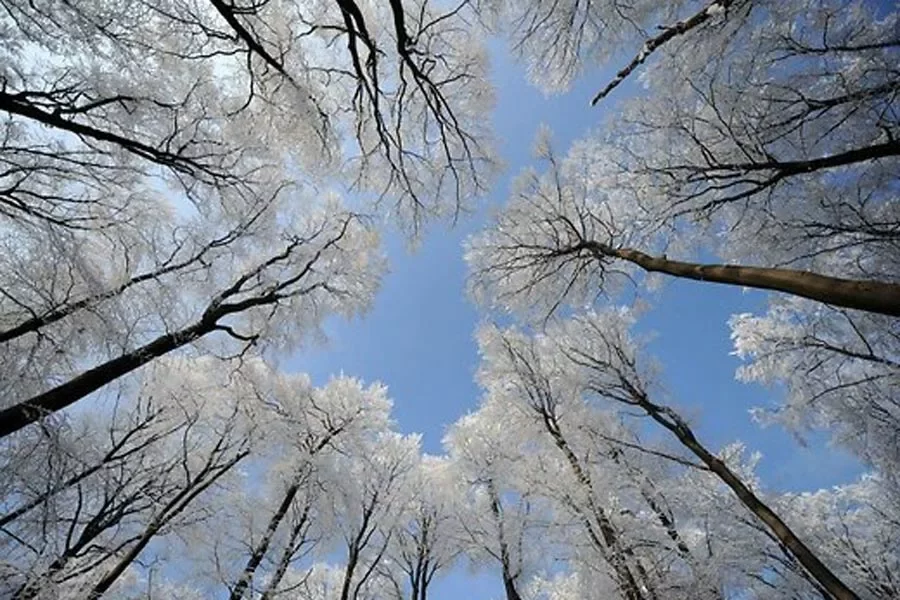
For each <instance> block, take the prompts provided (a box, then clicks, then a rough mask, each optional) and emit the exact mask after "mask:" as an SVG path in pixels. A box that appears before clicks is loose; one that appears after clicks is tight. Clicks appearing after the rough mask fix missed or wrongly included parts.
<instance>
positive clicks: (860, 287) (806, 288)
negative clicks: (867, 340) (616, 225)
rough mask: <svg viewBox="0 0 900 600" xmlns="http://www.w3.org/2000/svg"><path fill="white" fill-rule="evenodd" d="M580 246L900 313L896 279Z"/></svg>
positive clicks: (654, 268)
mask: <svg viewBox="0 0 900 600" xmlns="http://www.w3.org/2000/svg"><path fill="white" fill-rule="evenodd" d="M581 247H582V248H585V249H587V250H589V251H590V252H591V253H593V254H594V255H595V256H596V257H598V258H617V259H621V260H625V261H628V262H630V263H632V264H634V265H637V266H639V267H640V268H642V269H643V270H645V271H647V272H649V273H654V272H655V273H665V274H666V275H672V276H673V277H680V278H682V279H694V280H696V281H711V282H714V283H724V284H728V285H739V286H743V287H751V288H757V289H763V290H773V291H777V292H784V293H786V294H793V295H795V296H801V297H803V298H809V299H810V300H816V301H818V302H823V303H825V304H831V305H833V306H840V307H843V308H853V309H856V310H863V311H867V312H872V313H878V314H883V315H890V316H893V317H897V316H900V284H897V283H886V282H883V281H871V280H860V279H842V278H840V277H828V276H826V275H819V274H817V273H811V272H809V271H799V270H794V269H779V268H770V267H745V266H741V265H723V264H700V263H691V262H682V261H677V260H669V259H667V258H666V257H664V256H663V257H660V256H651V255H649V254H645V253H643V252H640V251H639V250H634V249H631V248H613V247H611V246H607V245H605V244H601V243H599V242H584V243H583V244H582V245H581Z"/></svg>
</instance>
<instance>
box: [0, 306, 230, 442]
mask: <svg viewBox="0 0 900 600" xmlns="http://www.w3.org/2000/svg"><path fill="white" fill-rule="evenodd" d="M215 328H216V325H215V322H214V321H207V320H205V319H202V320H200V321H198V322H197V323H195V324H194V325H191V326H190V327H186V328H184V329H182V330H181V331H176V332H174V333H168V334H166V335H161V336H159V337H158V338H156V339H155V340H153V341H152V342H150V343H148V344H145V345H144V346H141V347H140V348H138V349H136V350H132V351H131V352H128V353H127V354H123V355H121V356H117V357H116V358H114V359H112V360H108V361H106V362H105V363H103V364H102V365H99V366H97V367H94V368H93V369H90V370H88V371H85V372H84V373H82V374H81V375H78V376H77V377H74V378H72V379H70V380H69V381H67V382H66V383H63V384H61V385H58V386H56V387H55V388H53V389H52V390H48V391H46V392H44V393H42V394H38V395H37V396H34V397H32V398H30V399H28V400H25V401H24V402H20V403H18V404H15V405H13V406H10V407H9V408H5V409H3V410H2V411H0V438H4V437H6V436H8V435H10V434H11V433H15V432H16V431H19V430H20V429H22V428H23V427H25V426H27V425H30V424H32V423H34V422H36V421H39V420H40V419H42V418H43V417H45V416H47V415H49V414H52V413H54V412H56V411H59V410H62V409H64V408H66V407H68V406H71V405H72V404H74V403H75V402H77V401H78V400H80V399H82V398H84V397H85V396H87V395H88V394H92V393H93V392H96V391H97V390H99V389H100V388H102V387H103V386H105V385H107V384H108V383H111V382H113V381H115V380H116V379H118V378H119V377H122V376H123V375H126V374H127V373H130V372H131V371H134V370H135V369H138V368H140V367H142V366H144V365H145V364H147V363H148V362H150V361H152V360H155V359H157V358H159V357H160V356H163V355H165V354H168V353H169V352H171V351H173V350H176V349H178V348H181V347H182V346H184V345H186V344H189V343H190V342H192V341H194V340H196V339H197V338H199V337H202V336H204V335H206V334H207V333H209V332H211V331H213V330H214V329H215Z"/></svg>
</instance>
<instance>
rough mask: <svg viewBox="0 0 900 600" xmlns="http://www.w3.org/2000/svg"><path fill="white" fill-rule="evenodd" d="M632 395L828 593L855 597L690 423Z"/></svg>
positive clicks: (842, 597)
mask: <svg viewBox="0 0 900 600" xmlns="http://www.w3.org/2000/svg"><path fill="white" fill-rule="evenodd" d="M632 394H633V397H634V400H635V404H637V405H638V406H640V407H641V408H642V409H644V410H645V411H646V412H647V414H648V415H649V416H650V417H651V418H652V419H653V420H654V421H656V422H657V423H659V424H660V425H662V426H663V427H665V428H666V429H668V430H669V431H670V432H672V433H673V434H674V435H675V437H676V438H677V439H678V441H680V442H681V443H682V445H684V446H685V447H686V448H688V449H689V450H690V451H691V452H693V453H694V455H695V456H697V458H699V459H700V460H701V461H703V463H704V464H705V465H706V466H707V467H709V470H710V471H712V472H713V473H715V474H716V476H718V477H719V479H720V480H721V481H722V482H723V483H725V485H727V486H728V487H729V488H730V489H731V490H732V491H733V492H734V493H735V495H736V496H737V497H738V499H739V500H740V501H741V503H742V504H743V505H744V506H745V507H747V509H749V510H750V512H752V513H753V514H754V515H756V517H757V518H758V519H759V520H760V521H762V522H763V524H764V525H766V527H768V529H769V531H771V532H772V534H773V535H775V537H776V538H778V540H779V541H780V542H781V543H782V544H783V545H784V546H785V547H786V548H787V549H788V550H789V551H790V552H791V554H793V555H794V557H796V559H797V560H798V561H799V562H800V564H802V565H803V567H804V568H805V569H806V570H807V572H808V573H809V574H810V575H811V576H812V577H813V578H814V579H815V580H816V581H817V582H818V583H819V584H820V585H821V586H822V587H823V588H824V589H825V590H827V592H828V593H829V594H831V595H832V596H833V597H834V598H836V599H837V600H859V596H857V595H856V593H855V592H853V590H851V589H850V588H849V587H847V585H846V584H844V582H843V581H841V580H840V578H838V576H837V575H835V574H834V573H833V572H832V571H831V569H829V568H828V567H827V566H826V565H825V564H824V563H823V562H822V561H821V560H819V558H818V556H816V554H815V553H814V552H813V551H812V550H810V548H809V547H808V546H806V544H804V543H803V541H801V540H800V538H799V537H797V535H796V534H795V533H794V532H793V530H791V528H790V527H788V525H787V523H785V522H784V521H783V520H782V519H781V517H779V516H778V515H777V514H776V513H775V511H773V510H772V509H771V508H769V506H768V505H767V504H766V503H764V502H763V501H762V500H760V499H759V497H758V496H757V495H756V494H754V493H753V491H752V490H751V489H750V488H749V487H747V485H746V484H745V483H744V482H743V481H742V480H741V479H740V477H738V476H737V475H735V473H734V472H733V471H732V470H731V469H730V468H728V465H726V464H725V463H724V462H723V461H722V460H721V459H719V458H718V457H717V456H715V455H714V454H712V453H711V452H710V451H709V450H707V449H706V447H705V446H703V444H701V443H700V441H699V440H697V438H696V436H695V435H694V432H693V431H692V430H691V428H690V426H688V424H687V423H685V421H684V420H683V419H682V418H681V417H680V416H679V415H678V414H677V413H675V411H673V410H672V409H670V408H668V407H665V406H660V405H657V404H653V403H652V402H650V400H649V399H648V398H647V397H646V395H644V394H643V393H641V392H639V391H637V390H634V391H633V392H632Z"/></svg>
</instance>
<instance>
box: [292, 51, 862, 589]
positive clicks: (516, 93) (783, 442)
mask: <svg viewBox="0 0 900 600" xmlns="http://www.w3.org/2000/svg"><path fill="white" fill-rule="evenodd" d="M493 58H494V68H493V77H494V83H495V84H496V85H497V88H498V90H497V105H496V109H495V111H494V116H493V119H494V125H495V127H496V131H497V133H498V136H499V137H500V138H501V148H500V149H501V155H502V158H503V160H504V161H505V162H506V166H507V170H506V171H505V173H504V174H503V175H502V177H501V178H500V179H499V180H498V182H497V186H496V187H495V189H494V191H493V193H492V194H491V196H490V197H489V198H488V199H487V200H486V201H485V202H483V203H482V204H481V205H480V206H479V208H478V210H477V211H475V212H474V213H473V214H471V215H469V216H468V217H463V218H461V220H460V222H459V223H458V224H457V225H456V226H455V227H449V226H446V225H435V226H432V227H431V228H430V230H429V231H428V233H427V235H426V236H425V237H424V239H423V241H422V244H421V245H420V246H419V247H418V248H417V250H416V251H415V252H414V253H410V252H409V251H408V249H407V245H406V241H405V240H404V239H402V238H401V237H400V236H399V235H395V234H391V235H388V236H387V238H386V239H385V246H386V249H387V254H388V257H389V260H390V265H391V267H390V268H391V272H390V274H389V275H388V276H387V277H386V278H385V280H384V283H383V287H382V289H381V291H380V293H379V295H378V297H377V298H376V300H375V303H374V306H373V308H372V310H371V311H370V312H369V313H368V314H367V315H366V316H365V317H364V318H361V319H356V320H354V321H350V322H348V321H338V320H334V321H331V322H329V323H328V324H327V326H326V331H327V334H328V336H329V342H328V344H327V345H326V346H325V347H314V348H309V349H307V350H306V351H304V352H302V353H300V354H298V355H296V356H295V357H293V358H292V359H291V360H290V361H287V363H286V364H285V365H284V366H285V367H286V368H288V369H289V370H292V371H294V370H296V371H304V372H307V373H309V374H310V375H311V376H312V377H313V380H314V381H316V382H317V383H324V382H325V381H327V380H328V378H329V377H330V376H332V375H336V374H338V373H340V372H344V373H346V374H347V375H353V376H357V377H361V378H363V379H364V380H366V381H374V380H380V381H382V382H384V383H386V384H387V385H388V387H389V389H390V395H391V397H392V398H393V400H394V417H395V419H396V420H397V422H398V426H399V429H400V430H402V431H404V432H420V433H422V434H423V444H424V448H425V451H426V452H430V453H439V452H440V451H441V445H440V441H441V438H442V437H443V435H444V431H445V430H446V428H447V426H448V425H450V424H451V423H452V422H453V421H455V420H456V419H457V418H458V417H460V416H461V415H463V414H465V413H466V412H467V411H469V410H473V409H474V408H475V407H476V406H477V404H478V399H479V390H478V387H477V386H476V385H475V383H474V381H473V376H474V374H475V370H476V369H477V366H478V356H477V348H476V345H475V341H474V337H473V336H474V332H475V328H476V326H477V324H478V322H479V318H480V317H479V314H478V312H477V311H476V309H475V307H474V306H473V305H472V304H471V303H470V302H469V301H468V300H467V299H466V296H465V291H464V283H465V277H466V266H465V263H464V261H463V258H462V247H461V245H462V242H463V241H464V240H465V239H466V237H468V236H469V235H470V234H472V233H473V232H476V231H478V230H480V229H481V228H482V227H483V226H484V225H485V223H486V218H487V215H488V214H490V210H491V208H492V207H494V208H496V207H498V206H500V205H502V204H503V202H504V201H505V199H506V193H507V190H508V186H509V182H510V179H511V178H512V177H513V176H515V174H516V173H518V171H519V170H520V169H521V168H523V167H525V166H528V165H529V164H530V161H531V159H530V148H531V143H532V140H533V139H534V135H535V133H536V132H537V128H538V126H539V125H540V124H541V123H546V124H548V125H549V126H550V127H551V129H552V130H553V131H554V141H555V145H556V147H557V148H558V150H559V151H560V152H564V151H565V149H566V148H567V147H568V145H569V143H570V142H571V141H572V140H574V139H576V138H578V137H581V136H583V135H585V134H586V133H587V132H588V130H589V129H590V128H592V127H594V126H596V125H598V124H600V123H601V122H602V120H603V119H604V118H605V116H606V114H605V113H604V110H606V111H609V110H611V109H613V108H614V105H615V102H616V100H617V99H621V98H622V97H623V96H624V95H626V94H629V93H639V92H640V89H639V88H635V86H634V84H633V82H632V84H630V85H629V84H626V85H623V86H622V87H621V88H619V89H618V90H617V91H616V93H615V94H613V96H611V97H610V98H608V99H607V100H606V104H601V105H600V106H599V107H597V108H591V107H590V106H589V105H588V100H589V99H590V98H591V96H592V95H593V93H594V92H595V91H596V88H598V87H599V86H600V85H602V84H603V83H604V82H605V81H606V80H607V79H608V77H609V73H604V72H595V73H590V74H588V75H586V76H585V77H582V78H581V79H580V80H579V81H578V82H577V84H576V85H575V87H574V88H573V89H572V90H571V91H570V92H569V93H566V94H564V95H559V96H552V97H546V96H544V95H543V94H542V93H541V92H540V91H538V90H536V89H535V88H532V87H531V86H530V85H529V84H528V83H527V82H526V81H525V77H524V71H523V69H522V68H521V67H519V66H517V65H515V64H514V63H512V61H511V60H510V59H509V57H508V56H506V54H505V53H504V52H503V51H502V49H500V48H499V47H496V48H495V52H494V57H493ZM607 114H608V113H607ZM648 299H649V300H651V301H652V303H653V304H654V308H653V309H652V310H651V312H650V313H649V314H646V315H645V316H644V317H643V318H642V321H641V324H640V328H641V329H642V330H643V331H652V332H653V333H654V338H653V341H652V342H651V347H650V351H651V353H652V354H653V355H654V356H655V357H656V358H658V359H659V361H660V362H661V364H662V365H663V366H664V383H665V385H666V387H667V389H668V391H669V392H670V393H671V395H672V397H673V398H674V399H675V401H676V402H677V403H678V405H679V406H680V407H683V408H684V409H685V413H686V414H688V415H690V416H691V417H692V418H693V419H694V423H695V424H696V425H697V427H698V430H699V433H700V434H701V436H702V438H703V439H704V440H705V441H706V442H707V443H708V444H709V445H710V446H712V447H718V446H721V445H722V444H725V443H728V442H731V441H734V440H736V439H740V440H742V441H744V442H746V443H747V445H748V447H749V448H750V449H752V450H760V451H762V453H763V460H762V462H761V463H760V466H759V472H760V475H761V477H762V480H763V483H764V484H765V485H767V486H769V487H771V488H773V489H778V490H785V491H802V490H811V489H817V488H819V487H823V486H831V485H835V484H838V483H842V482H846V481H850V480H852V479H854V478H855V477H856V476H857V475H858V474H859V472H860V469H859V466H858V465H857V463H856V462H855V461H854V460H853V459H852V458H851V457H849V456H848V455H846V454H845V453H843V452H840V451H836V450H833V449H830V448H828V447H827V444H825V443H824V438H823V437H822V436H811V437H810V438H809V439H807V444H806V446H801V445H800V444H798V442H797V440H795V439H794V438H793V437H792V436H791V435H790V434H788V433H786V432H784V431H783V430H780V429H778V428H766V429H762V428H760V427H759V426H758V425H756V424H755V423H753V422H752V421H751V419H750V415H749V414H748V410H749V409H750V408H751V407H753V406H761V405H766V404H769V403H771V402H772V398H773V397H772V393H775V392H773V391H770V390H766V389H764V388H762V387H760V386H756V385H746V384H742V383H739V382H737V381H735V379H734V371H735V368H736V367H737V366H738V365H739V361H738V359H737V358H736V357H734V356H732V355H731V354H730V352H731V349H732V348H731V342H730V339H729V333H730V332H729V329H728V326H727V321H728V317H729V316H730V315H732V314H734V313H739V312H749V311H753V310H755V309H759V308H760V307H761V306H764V302H765V296H764V295H763V294H762V293H759V292H745V291H743V290H741V289H739V288H735V287H728V286H716V285H712V284H699V283H696V282H686V281H671V280H670V281H668V282H667V284H666V285H665V287H664V288H663V290H662V292H661V293H659V294H656V295H653V296H649V297H648ZM501 594H502V586H501V585H500V581H499V576H497V575H496V574H495V573H484V574H480V575H478V576H475V575H473V574H472V573H470V572H468V571H467V570H465V569H462V568H460V569H457V570H456V571H454V572H453V573H451V574H449V575H448V576H446V577H445V578H443V579H442V580H440V581H438V582H437V583H436V584H435V588H434V590H433V596H432V597H433V599H434V600H445V599H446V600H449V599H456V598H482V599H488V598H499V597H500V596H501Z"/></svg>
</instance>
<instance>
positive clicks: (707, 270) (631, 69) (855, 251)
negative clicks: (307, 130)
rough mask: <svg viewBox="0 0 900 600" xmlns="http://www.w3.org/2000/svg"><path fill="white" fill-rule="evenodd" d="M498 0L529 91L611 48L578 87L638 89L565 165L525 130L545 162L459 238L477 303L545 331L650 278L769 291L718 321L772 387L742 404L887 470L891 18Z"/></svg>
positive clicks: (740, 7)
mask: <svg viewBox="0 0 900 600" xmlns="http://www.w3.org/2000/svg"><path fill="white" fill-rule="evenodd" d="M497 6H499V5H497ZM495 8H496V7H495ZM498 10H500V11H501V12H502V11H503V10H505V11H507V12H506V13H504V14H505V15H506V16H505V22H507V23H512V27H511V28H510V32H511V35H512V37H513V39H514V40H515V43H516V48H517V51H519V53H520V56H521V57H522V58H523V59H525V60H527V61H529V62H530V64H531V65H532V67H531V68H532V75H533V77H534V78H535V79H536V80H540V81H541V82H543V83H544V84H545V85H546V86H547V87H548V88H554V87H565V86H566V85H567V84H568V82H569V81H570V80H571V77H572V76H573V75H574V74H576V73H577V72H578V71H579V70H580V69H582V68H585V67H587V66H589V65H592V63H593V62H601V63H608V62H609V59H610V56H611V55H612V53H613V49H614V47H615V44H617V43H635V44H641V49H640V50H639V51H638V52H637V53H636V54H634V58H633V59H632V60H631V61H630V62H626V63H625V66H624V68H622V69H621V70H620V71H619V72H618V73H617V74H616V75H615V76H614V78H613V79H612V80H611V81H610V82H609V83H608V84H607V85H606V86H604V87H602V88H601V91H600V93H599V94H598V96H597V97H596V98H595V100H596V101H599V100H601V99H604V98H606V102H607V103H608V102H609V101H613V99H614V96H615V94H617V93H618V91H617V90H619V89H623V88H621V87H620V86H627V85H628V80H629V78H632V77H633V76H634V74H636V73H637V72H638V71H641V79H642V82H643V83H644V86H645V87H644V89H643V90H637V91H636V93H635V94H634V95H633V96H632V97H629V98H623V99H622V100H621V101H620V102H619V103H618V104H617V105H615V107H614V108H615V112H613V113H611V118H609V119H608V120H607V122H606V123H605V124H604V125H603V126H602V127H601V128H600V129H598V130H597V131H595V132H593V133H591V134H589V135H587V136H586V137H585V138H584V139H582V140H581V141H579V142H576V143H575V144H573V146H572V148H571V149H570V150H569V152H568V154H567V155H566V156H565V157H564V158H558V157H557V155H556V154H554V152H553V151H552V150H551V146H550V141H549V138H550V134H549V132H548V131H544V132H542V133H541V134H540V135H539V139H538V141H537V144H536V154H537V156H538V157H539V158H540V159H542V160H543V161H544V163H545V165H546V170H545V171H544V172H542V173H538V172H536V171H534V170H528V171H526V172H525V173H523V174H522V175H521V176H520V178H519V179H518V180H517V183H516V185H515V187H514V189H513V192H512V195H511V198H510V200H509V202H508V203H507V205H506V206H505V207H504V208H503V209H502V210H501V211H500V212H499V214H498V215H497V216H496V218H495V219H494V222H493V224H492V225H491V226H490V227H489V228H488V229H486V230H485V231H484V232H483V233H481V234H479V235H477V236H475V237H473V238H472V239H471V240H470V242H469V244H468V248H467V258H468V260H469V261H470V265H471V269H472V273H473V277H472V283H471V289H472V292H473V295H474V296H475V297H476V299H477V300H478V301H479V302H480V303H482V304H483V305H486V306H490V307H492V308H500V309H503V310H506V311H510V312H512V313H514V314H515V315H516V316H518V317H524V318H526V319H528V320H529V321H531V319H533V318H534V317H540V318H541V319H542V321H541V323H540V324H541V325H544V324H547V323H550V322H551V321H552V319H553V317H554V316H558V315H568V314H571V312H573V311H574V312H575V313H578V312H581V311H583V310H585V308H588V309H590V308H591V307H593V306H594V305H596V304H597V303H598V301H599V300H600V299H601V298H606V299H609V300H613V301H615V300H617V299H619V298H621V295H620V294H621V293H622V292H623V291H624V290H626V289H642V288H652V287H653V286H655V285H656V284H658V283H660V282H661V279H660V278H659V277H657V276H656V275H655V274H660V273H661V274H666V275H670V276H674V277H681V278H687V279H694V280H700V281H704V282H709V281H716V282H719V283H726V284H731V285H739V286H742V287H744V286H748V287H757V288H760V289H764V290H775V291H777V292H780V293H778V294H773V295H772V296H770V305H769V306H770V308H769V310H768V313H767V314H764V315H751V314H744V315H735V316H734V317H733V318H732V320H731V326H732V337H733V339H734V343H735V349H736V353H737V354H738V355H739V356H741V357H742V358H744V359H745V360H746V361H747V362H746V364H745V365H744V366H743V367H742V368H741V369H740V371H739V374H738V376H739V377H740V378H741V379H743V380H745V381H753V382H762V383H767V384H782V385H783V389H784V390H785V392H786V393H785V394H784V396H783V398H784V400H783V401H781V402H779V403H777V404H776V405H775V406H774V407H773V408H770V409H768V410H762V409H761V410H759V411H758V412H757V415H758V417H759V418H761V419H768V420H772V421H775V422H778V423H781V424H784V425H787V426H788V427H790V428H791V429H792V430H794V431H795V432H797V433H800V434H802V433H803V432H804V431H805V430H806V429H808V428H825V429H827V430H828V431H830V432H831V433H832V435H833V437H834V440H835V441H836V442H838V443H839V444H841V445H843V446H844V447H846V448H848V449H850V450H851V451H853V452H854V453H855V454H856V455H857V456H859V457H860V459H861V460H862V461H863V462H864V464H865V465H866V466H868V467H870V468H872V469H873V470H874V472H875V474H876V475H875V476H876V477H877V478H878V479H883V480H889V479H890V478H891V477H892V476H891V475H890V473H892V472H893V471H895V470H896V464H897V462H896V461H897V454H896V443H895V439H896V436H897V432H898V431H900V428H898V419H897V411H896V402H895V399H894V396H895V393H894V389H895V388H896V384H897V381H898V380H897V377H898V376H900V370H898V367H897V361H896V360H895V359H896V356H897V353H898V350H900V346H898V339H900V338H898V336H897V334H896V332H897V318H896V317H897V315H898V310H900V308H898V307H900V287H898V281H900V272H898V271H897V265H898V264H900V253H898V249H900V246H898V237H897V232H898V231H900V228H898V226H900V221H898V218H897V216H898V212H897V208H898V206H900V204H898V202H897V197H896V172H897V165H898V163H897V161H898V159H897V156H898V150H900V146H898V144H897V132H898V125H900V123H898V120H897V115H898V113H897V110H896V97H897V96H896V94H897V90H898V75H900V73H898V71H897V69H896V62H897V61H896V58H897V49H898V47H900V46H898V44H900V41H898V39H897V35H896V32H897V22H898V18H900V13H898V11H897V10H895V9H894V8H893V7H891V8H888V7H883V6H880V5H878V4H877V3H867V2H838V1H836V2H800V3H791V4H785V3H777V2H767V1H753V2H749V1H748V2H724V1H716V2H710V3H672V4H667V6H666V7H665V8H654V7H652V6H650V5H649V3H641V2H638V3H630V4H628V5H627V6H625V5H620V4H619V3H616V4H615V5H611V4H608V3H591V4H590V5H583V4H579V3H563V4H556V3H554V4H550V3H546V4H545V3H530V4H528V5H526V4H524V3H522V4H518V3H510V4H507V5H505V8H498ZM656 23H664V24H665V25H662V26H660V27H659V30H658V31H656V32H654V33H646V32H647V31H649V29H650V25H652V24H656ZM602 34H608V35H602ZM549 39H552V40H555V41H556V42H557V43H556V44H555V45H554V46H553V47H552V48H551V46H550V45H549V44H546V43H544V42H546V41H547V40H549ZM606 105H607V104H604V106H606ZM710 257H713V258H712V259H710ZM701 289H702V288H701ZM585 318H588V319H589V318H590V317H585ZM576 322H577V320H576ZM601 329H602V328H601ZM604 334H605V332H603V331H593V330H591V329H590V328H586V329H584V330H583V331H582V332H581V335H585V336H599V338H600V339H603V335H604ZM585 343H587V342H585ZM598 343H599V342H598ZM653 404H654V403H653V402H652V401H650V404H648V405H645V406H644V408H647V409H649V411H648V412H647V413H646V414H647V415H648V416H651V417H652V414H653V412H654V410H657V409H654V408H653V406H652V405H653ZM637 406H640V403H638V404H637ZM659 407H661V408H659V410H661V411H662V412H657V413H656V414H657V416H658V417H659V420H657V422H658V423H659V424H660V425H662V426H663V427H665V428H667V429H669V430H670V431H672V432H673V433H675V434H676V437H678V436H679V435H681V436H682V438H683V439H682V438H679V439H682V441H683V442H690V443H691V444H693V442H692V441H691V440H690V437H691V436H692V435H693V433H691V432H690V431H689V430H685V429H683V427H684V426H685V425H686V421H685V420H684V419H682V418H680V417H679V418H678V419H674V417H673V419H674V420H669V417H667V416H666V415H665V408H666V407H665V406H664V405H659ZM688 429H689V428H688ZM698 456H699V455H698ZM894 489H895V488H894V487H893V486H890V485H887V486H884V487H883V488H882V490H881V493H883V494H886V495H890V494H893V493H894ZM854 535H862V534H860V533H857V532H854ZM839 576H840V574H839ZM860 593H861V592H860Z"/></svg>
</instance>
